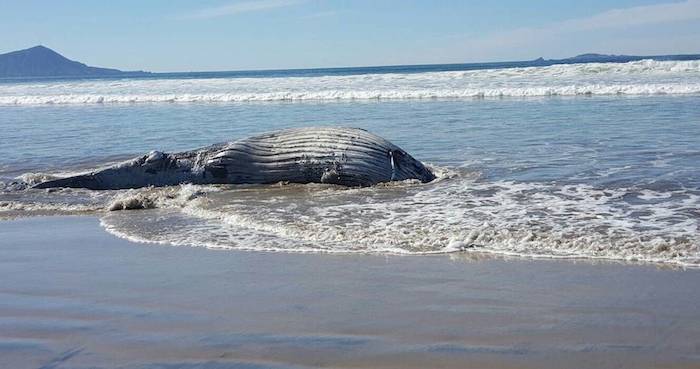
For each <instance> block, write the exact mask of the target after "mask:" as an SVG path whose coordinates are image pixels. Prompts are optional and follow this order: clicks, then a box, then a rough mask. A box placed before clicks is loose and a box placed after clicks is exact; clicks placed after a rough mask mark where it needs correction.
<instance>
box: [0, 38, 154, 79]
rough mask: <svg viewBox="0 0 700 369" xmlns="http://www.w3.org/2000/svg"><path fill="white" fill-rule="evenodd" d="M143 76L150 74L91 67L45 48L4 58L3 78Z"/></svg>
mask: <svg viewBox="0 0 700 369" xmlns="http://www.w3.org/2000/svg"><path fill="white" fill-rule="evenodd" d="M142 74H143V75H146V74H150V73H149V72H143V71H121V70H118V69H110V68H98V67H91V66H88V65H85V64H83V63H80V62H77V61H73V60H70V59H68V58H66V57H64V56H63V55H61V54H59V53H57V52H55V51H53V50H51V49H49V48H48V47H45V46H41V45H39V46H34V47H32V48H29V49H24V50H18V51H13V52H9V53H6V54H0V78H27V77H118V76H134V75H142Z"/></svg>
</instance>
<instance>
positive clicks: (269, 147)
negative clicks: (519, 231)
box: [34, 127, 435, 190]
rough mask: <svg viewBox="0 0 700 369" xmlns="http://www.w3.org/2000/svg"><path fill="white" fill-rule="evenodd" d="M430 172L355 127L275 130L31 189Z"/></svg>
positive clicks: (371, 178)
mask: <svg viewBox="0 0 700 369" xmlns="http://www.w3.org/2000/svg"><path fill="white" fill-rule="evenodd" d="M406 179H417V180H420V181H421V182H429V181H432V180H433V179H435V176H434V175H433V173H432V172H431V171H430V170H429V169H427V168H426V167H425V166H424V165H423V164H422V163H421V162H420V161H418V160H416V159H414V158H413V157H412V156H411V155H409V154H408V153H406V152H405V151H404V150H402V149H401V148H399V147H398V146H396V145H394V144H392V143H391V142H389V141H387V140H385V139H383V138H381V137H379V136H377V135H374V134H372V133H369V132H367V131H365V130H363V129H358V128H330V127H310V128H295V129H286V130H282V131H275V132H270V133H265V134H261V135H258V136H254V137H250V138H246V139H242V140H238V141H233V142H230V143H224V144H218V145H212V146H209V147H205V148H202V149H197V150H192V151H186V152H181V153H173V154H168V153H163V152H160V151H152V152H150V153H148V154H146V155H143V156H140V157H137V158H134V159H131V160H128V161H125V162H122V163H119V164H116V165H114V166H111V167H107V168H104V169H100V170H96V171H93V172H91V173H86V174H81V175H77V176H73V177H67V178H60V179H55V180H50V181H46V182H43V183H39V184H37V185H35V186H34V188H52V187H74V188H88V189H93V190H116V189H126V188H139V187H147V186H170V185H177V184H181V183H192V184H266V183H277V182H290V183H329V184H337V185H344V186H371V185H374V184H377V183H381V182H389V181H401V180H406Z"/></svg>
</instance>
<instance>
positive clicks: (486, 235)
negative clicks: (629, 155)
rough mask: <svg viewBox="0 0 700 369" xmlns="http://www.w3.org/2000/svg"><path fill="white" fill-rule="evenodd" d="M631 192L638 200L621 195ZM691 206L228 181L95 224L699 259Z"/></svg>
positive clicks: (176, 235)
mask: <svg viewBox="0 0 700 369" xmlns="http://www.w3.org/2000/svg"><path fill="white" fill-rule="evenodd" d="M630 195H633V197H635V198H637V199H638V200H637V201H632V202H629V201H626V200H625V199H627V198H628V197H629V196H630ZM699 205H700V196H699V195H698V194H693V193H687V192H685V191H683V190H677V191H668V192H659V191H652V190H643V191H639V190H635V189H633V188H620V189H615V190H608V189H598V188H595V187H592V186H589V185H583V184H577V185H568V186H559V185H555V184H548V183H518V182H509V181H497V182H487V181H482V180H478V179H475V178H473V177H471V176H459V177H458V178H454V177H453V178H450V179H446V180H443V181H442V182H438V183H433V184H428V185H422V184H406V185H403V186H401V185H399V186H396V187H380V188H361V189H343V188H338V187H334V186H323V185H289V186H283V187H252V188H245V189H237V188H232V189H230V190H227V191H223V192H220V193H215V194H211V196H205V197H200V198H197V200H196V201H189V202H187V203H185V204H183V205H181V206H178V208H177V209H174V208H171V209H170V210H168V211H167V212H166V213H163V212H162V211H157V213H158V214H157V215H156V214H154V213H151V212H135V213H130V214H124V213H111V214H110V215H109V216H107V217H105V218H104V219H103V220H102V221H103V225H104V226H105V228H106V229H107V230H109V231H110V232H112V233H114V234H117V235H119V236H121V237H126V238H129V239H131V240H137V241H141V242H157V243H166V244H174V245H192V246H205V247H210V248H220V249H244V250H265V251H293V252H311V251H313V252H340V253H348V252H360V253H398V254H425V253H447V252H455V251H469V250H474V251H478V252H487V253H498V254H504V255H522V256H534V257H550V258H551V257H554V258H603V259H616V260H628V261H645V262H660V263H670V264H676V265H684V266H700V249H699V247H700V246H699V245H700V240H699V239H698V232H697V231H698V223H697V219H698V217H697V214H695V213H694V212H695V211H696V209H697V208H698V206H699ZM138 217H144V219H140V220H137V219H138ZM159 222H160V223H162V225H161V226H159ZM144 224H148V226H147V227H145V226H143V225H144ZM173 224H177V227H176V228H174V227H173V226H172V225H173Z"/></svg>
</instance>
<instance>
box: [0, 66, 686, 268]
mask: <svg viewBox="0 0 700 369" xmlns="http://www.w3.org/2000/svg"><path fill="white" fill-rule="evenodd" d="M327 125H329V126H351V127H359V128H364V129H367V130H369V131H371V132H373V133H376V134H378V135H380V136H383V137H385V138H387V139H389V140H390V141H392V142H394V143H396V144H397V145H399V146H401V147H402V148H403V149H405V150H406V151H407V152H409V153H410V154H411V155H413V156H414V157H416V158H417V159H419V160H421V161H423V162H425V163H427V164H429V165H430V166H431V168H432V169H433V170H434V171H435V173H436V174H437V175H438V179H437V180H435V181H433V182H431V183H427V184H416V183H412V182H399V183H391V184H383V185H378V186H374V187H369V188H341V187H336V186H329V185H318V184H309V185H296V184H277V185H266V186H259V185H256V186H253V185H245V186H193V185H181V186H176V187H170V188H148V189H138V190H124V191H89V190H78V189H62V190H53V191H47V190H34V189H24V188H23V186H22V185H21V184H22V183H26V184H33V183H38V182H40V181H42V180H45V179H48V178H55V177H60V176H64V175H69V174H71V173H78V172H83V171H87V170H90V169H94V168H97V167H101V166H104V165H107V164H109V163H114V162H118V161H120V160H124V159H127V158H130V157H134V156H137V155H142V154H143V153H145V152H148V151H150V150H162V151H166V152H173V151H180V150H187V149H193V148H197V147H202V146H207V145H210V144H214V143H218V142H224V141H231V140H235V139H238V138H243V137H246V136H249V135H252V134H255V133H261V132H265V131H270V130H275V129H281V128H289V127H301V126H327ZM0 129H1V130H2V136H1V139H0V158H2V159H0V219H4V220H7V219H14V218H21V217H33V216H43V215H66V214H67V215H71V214H91V215H94V216H97V217H99V218H100V222H101V225H102V227H103V228H104V229H105V230H106V231H107V232H110V233H112V234H114V235H116V236H119V237H123V238H126V239H129V240H134V241H139V242H147V243H161V244H167V245H177V246H201V247H207V248H214V249H236V250H253V251H276V252H323V253H377V254H430V253H471V252H478V253H493V254H501V255H515V256H522V257H542V258H572V259H611V260H620V261H634V262H653V263H660V264H664V265H678V266H684V267H700V231H699V228H698V224H699V221H700V210H699V209H700V61H699V60H662V61H660V60H638V61H631V62H627V63H579V64H557V65H546V66H533V65H527V64H523V65H518V64H507V63H506V64H503V65H493V64H487V65H481V66H479V67H474V66H471V67H469V66H463V67H458V66H439V65H438V66H414V67H377V68H349V69H323V70H312V71H269V72H264V71H260V72H221V73H178V74H164V75H159V74H154V75H151V76H148V77H137V78H121V79H33V80H6V81H2V82H0ZM120 201H122V202H123V201H141V202H143V203H144V204H148V206H149V207H152V208H151V209H147V210H134V211H108V210H107V209H109V208H110V206H111V205H112V204H114V203H115V202H120ZM0 221H2V220H0Z"/></svg>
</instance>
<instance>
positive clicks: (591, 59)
mask: <svg viewBox="0 0 700 369" xmlns="http://www.w3.org/2000/svg"><path fill="white" fill-rule="evenodd" d="M644 59H651V60H658V61H663V60H697V59H700V55H698V54H684V55H647V56H640V55H609V54H595V53H588V54H581V55H576V56H574V57H571V58H565V59H549V60H542V58H540V59H538V60H537V61H540V60H541V61H542V62H546V63H552V64H577V63H627V62H631V61H637V60H644Z"/></svg>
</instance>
